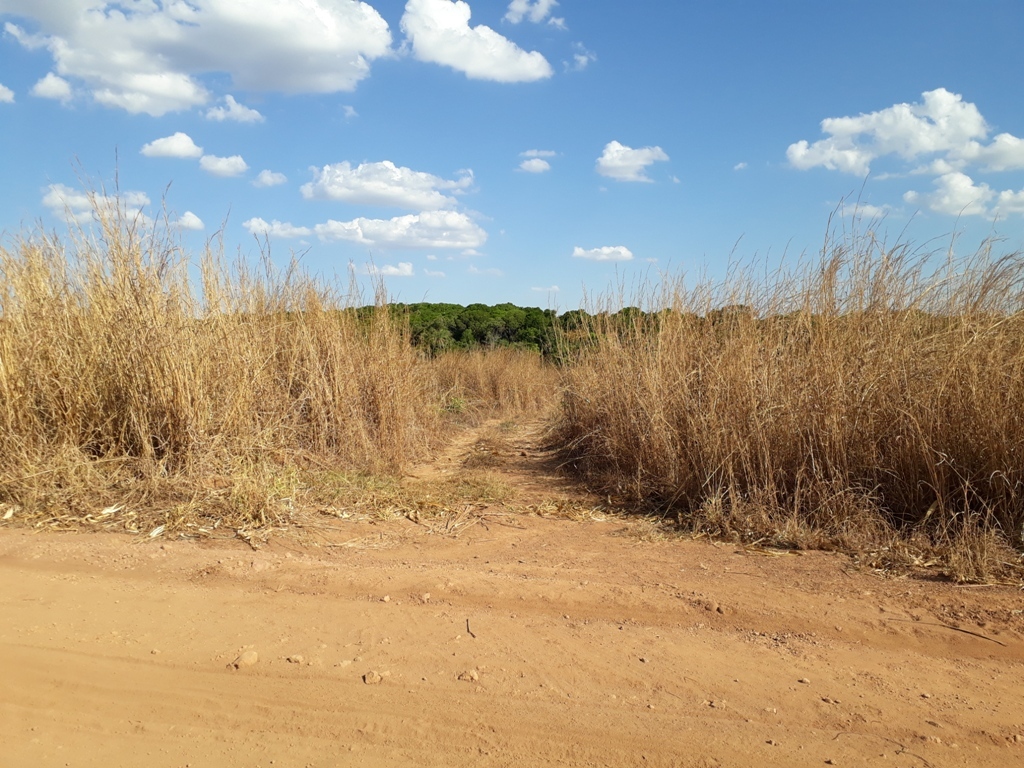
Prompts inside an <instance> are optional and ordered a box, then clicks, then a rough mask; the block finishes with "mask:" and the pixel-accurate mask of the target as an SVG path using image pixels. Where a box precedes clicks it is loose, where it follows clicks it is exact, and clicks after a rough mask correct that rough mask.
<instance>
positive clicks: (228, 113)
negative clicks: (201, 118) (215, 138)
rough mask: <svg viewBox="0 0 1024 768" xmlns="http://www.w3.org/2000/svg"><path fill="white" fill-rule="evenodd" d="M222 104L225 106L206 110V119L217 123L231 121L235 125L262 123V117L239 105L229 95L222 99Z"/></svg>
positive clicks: (256, 112) (252, 110)
mask: <svg viewBox="0 0 1024 768" xmlns="http://www.w3.org/2000/svg"><path fill="white" fill-rule="evenodd" d="M224 104H225V105H226V106H223V107H211V108H210V109H208V110H206V119H207V120H216V121H217V122H219V123H222V122H224V121H225V120H233V121H235V122H236V123H262V122H263V120H264V117H263V115H261V114H260V113H259V112H258V111H257V110H255V109H250V108H249V107H246V106H244V105H242V104H239V103H238V102H237V101H235V97H234V96H232V95H231V94H230V93H229V94H228V95H227V96H225V97H224Z"/></svg>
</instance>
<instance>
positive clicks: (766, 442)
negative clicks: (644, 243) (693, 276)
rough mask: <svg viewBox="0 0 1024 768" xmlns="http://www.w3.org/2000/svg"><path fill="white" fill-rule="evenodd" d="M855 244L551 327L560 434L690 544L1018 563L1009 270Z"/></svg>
mask: <svg viewBox="0 0 1024 768" xmlns="http://www.w3.org/2000/svg"><path fill="white" fill-rule="evenodd" d="M990 246H991V244H987V245H986V246H985V247H983V248H982V249H981V250H980V251H979V252H977V253H976V254H975V255H974V256H972V257H970V258H967V259H959V260H957V259H946V260H942V259H941V258H940V259H938V261H937V260H936V258H935V257H934V256H931V255H928V254H920V253H917V252H914V251H913V250H912V249H910V248H909V247H907V246H903V245H898V246H896V247H886V246H885V245H884V244H883V243H879V242H877V241H875V240H874V239H872V238H870V237H865V238H859V239H858V238H854V239H852V240H849V239H842V240H839V241H836V242H833V243H831V244H830V246H829V248H828V249H827V250H826V252H825V254H824V255H823V257H822V258H821V259H820V260H818V261H812V262H808V263H805V264H803V265H801V266H799V267H798V268H796V269H795V270H793V271H790V272H779V273H776V274H774V275H772V276H770V277H769V278H768V279H767V280H765V278H764V277H759V278H758V277H754V276H753V275H752V274H750V273H748V274H743V273H737V274H734V275H732V276H731V278H730V279H729V281H728V282H726V283H724V284H720V285H715V284H701V285H697V286H695V287H687V286H686V284H685V283H684V282H683V281H682V280H679V281H675V282H672V283H670V284H669V285H668V286H667V287H666V288H665V291H664V293H663V294H662V295H660V296H658V297H655V298H654V299H653V300H651V301H650V303H652V304H654V305H655V309H656V311H653V312H650V313H638V312H633V313H622V312H620V313H617V314H610V313H598V314H596V315H594V316H591V317H590V318H589V320H588V322H587V323H586V324H585V326H584V327H582V328H577V329H574V330H573V331H572V332H566V334H565V337H564V340H565V346H566V348H567V352H566V353H565V354H566V356H567V358H568V361H569V362H568V364H567V365H566V367H565V369H564V370H565V380H566V384H565V394H564V400H563V405H562V410H561V414H560V423H559V428H558V434H559V440H560V442H561V443H562V444H563V445H564V446H565V456H566V459H567V461H569V462H570V463H571V465H572V466H574V467H576V468H577V469H578V470H579V471H581V472H583V473H584V474H585V475H586V476H587V477H589V478H590V480H591V482H593V483H595V484H596V485H597V486H598V487H600V488H601V489H602V490H604V491H605V492H608V493H614V494H618V495H620V496H622V497H624V498H626V499H627V500H629V501H630V502H631V503H633V504H641V505H645V506H647V507H649V508H650V507H653V508H655V509H658V510H660V511H662V512H664V513H668V514H671V515H673V516H675V517H676V518H677V519H678V520H679V522H680V524H682V525H684V526H686V527H688V528H690V529H694V530H698V531H705V532H709V533H712V534H714V535H719V536H727V537H735V538H739V539H742V540H744V541H750V542H762V543H768V544H773V545H781V546H787V547H798V548H800V547H835V548H841V549H846V550H852V551H857V552H861V553H869V552H870V553H874V554H873V557H874V559H875V561H877V562H878V563H888V565H890V566H892V565H894V564H896V563H901V562H902V563H904V564H906V563H919V564H920V563H923V562H926V561H929V560H933V561H937V562H941V563H942V564H943V565H944V566H945V567H946V569H947V570H948V572H949V573H950V574H951V575H953V576H955V577H956V578H962V579H982V578H990V577H994V576H996V575H997V574H1000V573H1004V572H1006V571H1007V569H1011V570H1012V569H1019V565H1020V561H1019V559H1018V557H1017V555H1016V553H1015V551H1014V550H1015V549H1017V550H1019V548H1020V546H1021V544H1022V535H1024V462H1022V458H1024V346H1022V344H1024V311H1022V310H1024V294H1022V287H1024V258H1022V257H1021V254H1019V253H1013V254H1009V255H1007V256H1003V257H998V258H997V257H995V256H994V255H993V254H992V253H991V248H990Z"/></svg>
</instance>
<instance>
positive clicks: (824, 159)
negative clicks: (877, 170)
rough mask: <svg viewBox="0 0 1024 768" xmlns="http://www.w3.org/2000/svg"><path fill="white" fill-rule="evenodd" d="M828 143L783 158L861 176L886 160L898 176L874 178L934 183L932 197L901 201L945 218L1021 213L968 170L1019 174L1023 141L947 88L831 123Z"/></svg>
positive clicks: (1014, 198) (1009, 193)
mask: <svg viewBox="0 0 1024 768" xmlns="http://www.w3.org/2000/svg"><path fill="white" fill-rule="evenodd" d="M821 128H822V132H823V133H824V134H825V138H823V139H820V140H818V141H816V142H814V143H813V144H811V143H809V142H807V141H806V140H805V141H799V142H797V143H795V144H791V145H790V146H789V148H788V149H787V151H786V155H787V157H788V158H789V162H790V164H791V165H792V166H793V167H794V168H798V169H801V170H806V169H808V168H815V167H821V168H826V169H829V170H834V171H841V172H845V173H852V174H857V175H866V174H867V173H868V172H870V170H871V165H872V163H874V162H875V161H876V160H878V159H880V158H883V157H892V158H896V159H898V160H901V161H902V162H903V164H904V165H903V168H902V169H898V170H897V172H887V173H883V174H880V175H879V176H877V177H876V178H878V179H892V178H905V177H908V176H910V177H912V176H932V177H934V179H933V182H932V183H933V187H934V189H933V191H931V192H918V191H916V190H911V191H909V192H906V193H905V194H904V195H903V199H904V201H906V202H908V203H911V204H914V205H920V206H923V207H926V208H927V209H928V210H931V211H934V212H935V213H940V214H943V215H949V216H987V217H990V218H991V217H993V216H995V215H997V214H1000V213H1004V214H1007V213H1017V214H1021V213H1024V211H1022V210H1021V206H1020V205H1019V197H1018V196H1019V195H1020V194H1021V193H1019V192H1016V191H1014V190H1004V191H997V190H995V189H993V188H992V187H991V186H990V185H989V184H987V183H976V182H975V181H974V179H973V178H972V177H971V175H969V172H970V173H973V171H972V170H971V168H972V167H974V168H977V169H979V170H981V171H983V172H1000V171H1019V170H1022V169H1024V140H1022V139H1020V138H1018V137H1016V136H1014V135H1012V134H1010V133H1000V134H997V135H996V136H994V137H992V138H991V139H990V138H989V133H990V128H989V125H988V123H987V122H986V121H985V118H984V117H982V114H981V112H980V111H979V109H978V107H977V106H976V105H974V104H972V103H971V102H968V101H964V99H963V97H962V96H961V95H960V94H956V93H951V92H950V91H948V90H946V89H945V88H938V89H936V90H934V91H926V92H925V93H923V94H922V95H921V101H920V102H916V103H913V104H895V105H893V106H891V107H887V108H885V109H882V110H879V111H877V112H870V113H868V114H861V115H858V116H857V117H832V118H828V119H826V120H823V121H822V123H821Z"/></svg>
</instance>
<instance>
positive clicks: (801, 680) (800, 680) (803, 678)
mask: <svg viewBox="0 0 1024 768" xmlns="http://www.w3.org/2000/svg"><path fill="white" fill-rule="evenodd" d="M797 682H798V683H803V684H804V685H810V684H811V681H810V680H808V679H807V678H806V677H801V678H800V679H799V680H797Z"/></svg>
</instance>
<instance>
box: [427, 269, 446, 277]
mask: <svg viewBox="0 0 1024 768" xmlns="http://www.w3.org/2000/svg"><path fill="white" fill-rule="evenodd" d="M423 274H424V275H426V276H427V277H444V276H445V275H444V272H441V271H439V270H438V271H435V270H432V269H424V270H423Z"/></svg>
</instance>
